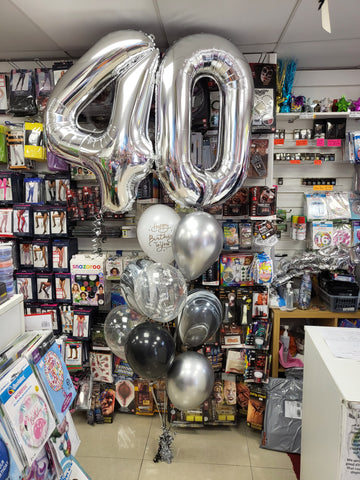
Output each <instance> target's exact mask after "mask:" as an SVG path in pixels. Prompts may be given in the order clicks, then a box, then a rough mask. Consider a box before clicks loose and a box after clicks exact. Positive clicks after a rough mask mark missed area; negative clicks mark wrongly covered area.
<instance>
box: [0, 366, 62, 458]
mask: <svg viewBox="0 0 360 480" xmlns="http://www.w3.org/2000/svg"><path fill="white" fill-rule="evenodd" d="M0 401H1V403H2V408H3V410H4V413H5V417H6V421H7V422H8V424H9V425H10V427H11V428H12V430H13V431H14V432H15V435H16V438H17V440H18V442H19V445H20V447H21V449H22V451H23V453H24V455H25V457H26V460H27V463H28V465H31V464H32V462H33V461H34V460H35V458H36V457H37V456H38V454H39V452H40V450H41V449H42V448H43V446H44V445H45V442H46V441H47V439H48V438H49V436H50V434H51V432H52V431H53V430H54V428H55V420H54V417H53V415H52V412H51V409H50V405H49V403H48V401H47V399H46V396H45V395H44V393H43V390H42V388H41V385H40V384H39V382H38V381H37V379H36V377H35V375H34V373H33V371H32V369H31V366H30V365H29V363H28V361H27V360H26V359H25V358H21V359H19V360H18V361H17V362H16V364H15V365H14V366H13V367H12V368H11V370H10V371H9V373H8V374H7V375H5V376H4V377H3V378H2V379H1V380H0Z"/></svg>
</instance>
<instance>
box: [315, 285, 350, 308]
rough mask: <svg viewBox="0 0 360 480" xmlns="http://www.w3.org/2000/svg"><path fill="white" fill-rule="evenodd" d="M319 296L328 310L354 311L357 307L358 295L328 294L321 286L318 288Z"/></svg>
mask: <svg viewBox="0 0 360 480" xmlns="http://www.w3.org/2000/svg"><path fill="white" fill-rule="evenodd" d="M319 297H320V298H321V300H322V301H323V302H324V304H325V305H326V307H327V309H328V310H330V312H356V311H357V309H358V303H359V296H358V295H357V296H349V295H330V294H329V293H327V292H325V290H323V289H322V288H319Z"/></svg>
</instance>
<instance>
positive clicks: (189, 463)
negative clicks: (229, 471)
mask: <svg viewBox="0 0 360 480" xmlns="http://www.w3.org/2000/svg"><path fill="white" fill-rule="evenodd" d="M143 460H145V461H146V462H153V460H152V459H150V458H144V459H143ZM159 463H166V462H159ZM171 463H173V464H176V465H204V466H209V465H210V466H214V465H216V466H219V467H248V468H250V467H251V465H250V464H245V463H213V462H211V463H209V462H207V463H205V462H197V461H195V462H190V461H186V462H183V461H176V459H175V461H173V462H171Z"/></svg>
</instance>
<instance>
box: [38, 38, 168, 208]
mask: <svg viewBox="0 0 360 480" xmlns="http://www.w3.org/2000/svg"><path fill="white" fill-rule="evenodd" d="M158 59H159V51H158V49H157V48H156V47H155V44H154V42H153V40H152V39H151V38H150V37H149V36H148V35H146V34H144V33H142V32H138V31H131V30H125V31H119V32H114V33H111V34H109V35H107V36H105V37H104V38H103V39H101V40H100V41H99V42H98V43H96V44H95V45H94V46H93V47H92V48H91V49H90V50H89V51H88V52H87V53H85V55H83V56H82V57H81V58H80V59H79V60H78V62H77V63H76V64H75V65H74V66H72V67H71V68H70V69H69V71H68V72H67V73H66V74H65V75H64V76H63V77H62V78H61V79H60V80H59V81H58V83H57V84H56V87H55V89H54V91H53V93H52V95H51V97H50V99H49V102H48V104H47V108H46V111H45V128H46V137H47V143H48V147H49V148H50V150H51V151H52V152H53V153H55V154H57V155H59V156H61V157H63V158H64V159H66V160H67V162H68V163H71V164H74V165H77V166H83V167H86V168H89V169H90V170H92V171H93V172H94V173H95V175H96V177H97V179H98V181H99V184H100V188H101V193H102V204H103V207H104V209H106V210H109V211H113V212H120V213H121V212H126V211H128V210H129V209H130V208H131V205H132V203H133V202H134V200H135V198H136V193H137V188H138V185H139V183H140V182H141V180H143V179H144V178H145V177H146V176H147V175H148V174H149V172H150V170H151V168H152V166H153V162H154V152H153V146H152V143H151V141H150V139H149V137H148V120H149V114H150V107H151V99H152V96H153V89H154V83H155V74H156V69H157V67H158ZM113 81H114V82H115V83H116V85H115V94H114V104H113V108H112V112H111V117H110V121H109V124H108V127H107V128H106V130H105V131H102V132H91V133H90V132H88V131H84V130H82V129H81V128H79V125H78V116H79V114H80V113H81V111H82V110H84V108H85V107H86V106H87V105H88V104H89V103H91V101H92V100H94V98H95V97H96V96H97V95H98V94H99V93H100V92H102V91H103V90H104V89H105V88H106V87H107V86H108V85H109V84H110V83H111V82H113Z"/></svg>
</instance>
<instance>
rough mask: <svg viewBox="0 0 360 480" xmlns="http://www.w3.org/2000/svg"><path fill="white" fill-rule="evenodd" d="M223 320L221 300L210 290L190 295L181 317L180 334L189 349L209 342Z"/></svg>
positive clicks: (197, 291)
mask: <svg viewBox="0 0 360 480" xmlns="http://www.w3.org/2000/svg"><path fill="white" fill-rule="evenodd" d="M221 318H222V306H221V302H220V300H219V299H218V298H217V296H216V295H214V294H213V293H212V292H210V291H208V290H196V291H194V292H192V293H190V294H189V295H188V297H187V299H186V302H185V306H184V308H183V310H182V312H181V313H180V315H179V322H178V333H179V336H180V340H181V341H182V343H183V344H184V345H185V346H187V347H198V346H199V345H202V344H203V343H205V342H207V340H209V338H211V337H212V336H213V335H214V334H215V333H216V332H217V330H218V329H219V327H220V324H221Z"/></svg>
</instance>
